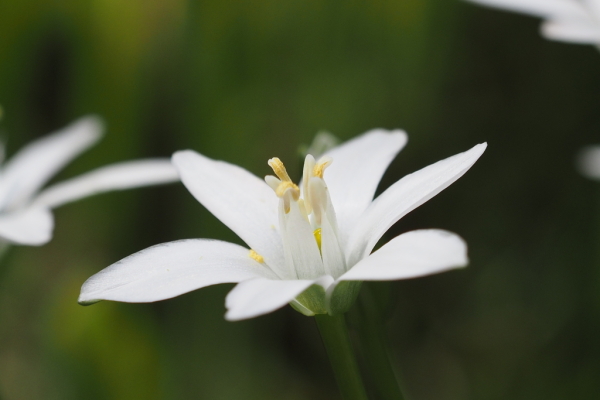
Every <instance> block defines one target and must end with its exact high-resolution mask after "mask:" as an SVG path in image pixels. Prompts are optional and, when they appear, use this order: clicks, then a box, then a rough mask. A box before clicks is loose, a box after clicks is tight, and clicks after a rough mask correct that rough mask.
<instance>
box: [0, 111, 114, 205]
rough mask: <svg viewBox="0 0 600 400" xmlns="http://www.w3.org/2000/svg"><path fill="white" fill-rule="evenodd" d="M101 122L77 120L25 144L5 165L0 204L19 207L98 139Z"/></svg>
mask: <svg viewBox="0 0 600 400" xmlns="http://www.w3.org/2000/svg"><path fill="white" fill-rule="evenodd" d="M102 130H103V125H102V121H101V120H100V119H99V118H98V117H95V116H87V117H83V118H80V119H78V120H77V121H75V122H73V123H72V124H70V125H69V126H67V127H66V128H64V129H62V130H60V131H58V132H56V133H53V134H50V135H48V136H45V137H43V138H41V139H39V140H36V141H34V142H33V143H30V144H29V145H27V146H25V147H24V148H23V149H21V150H20V151H19V152H17V153H16V154H15V155H14V156H13V157H12V158H11V159H10V160H9V161H8V162H7V164H6V167H5V168H4V170H3V172H2V174H3V175H2V179H1V180H0V207H2V208H5V209H6V208H8V209H10V208H14V207H19V206H21V205H23V204H24V203H26V202H27V201H29V199H30V198H31V196H33V195H34V194H35V192H37V191H38V190H39V189H40V187H42V186H43V185H44V184H45V183H46V182H47V181H48V179H50V178H51V177H52V176H53V175H54V174H56V173H57V172H58V171H59V170H60V169H61V168H63V167H64V166H65V165H66V164H67V163H69V161H71V160H72V159H73V158H75V157H76V156H77V155H78V154H80V153H81V152H83V151H84V150H86V149H87V148H89V147H90V146H92V145H93V144H94V143H96V141H98V139H99V138H100V136H101V134H102Z"/></svg>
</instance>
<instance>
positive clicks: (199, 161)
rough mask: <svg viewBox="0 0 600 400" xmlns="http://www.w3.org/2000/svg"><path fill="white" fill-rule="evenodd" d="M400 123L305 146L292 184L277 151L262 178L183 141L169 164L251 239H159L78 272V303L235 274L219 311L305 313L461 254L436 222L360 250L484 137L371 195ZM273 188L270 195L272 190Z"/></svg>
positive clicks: (148, 294) (151, 297)
mask: <svg viewBox="0 0 600 400" xmlns="http://www.w3.org/2000/svg"><path fill="white" fill-rule="evenodd" d="M406 140H407V139H406V134H405V133H404V132H402V131H391V132H388V131H384V130H373V131H370V132H368V133H366V134H364V135H362V136H359V137H357V138H355V139H353V140H351V141H349V142H346V143H344V144H342V145H340V146H338V147H335V148H333V149H332V150H330V151H329V152H327V153H326V154H325V156H324V157H322V158H321V159H320V160H319V161H315V159H314V158H313V157H312V156H310V155H309V156H307V157H306V161H305V164H304V177H303V181H302V185H301V188H300V187H298V186H296V185H295V184H294V183H293V182H292V181H291V179H290V178H289V177H288V175H287V172H286V171H285V168H284V167H283V164H282V163H281V161H279V159H277V158H274V159H271V160H269V165H270V166H271V167H272V168H273V170H274V172H275V174H276V175H277V177H275V176H267V177H266V178H265V180H266V182H267V184H265V182H264V181H263V180H261V179H259V178H257V177H256V176H254V175H252V174H251V173H249V172H248V171H246V170H244V169H242V168H240V167H237V166H235V165H232V164H229V163H226V162H223V161H215V160H211V159H209V158H207V157H205V156H203V155H201V154H198V153H196V152H193V151H191V150H186V151H181V152H178V153H175V155H174V156H173V163H174V164H175V166H176V167H177V169H178V170H179V173H180V176H181V180H182V182H183V183H184V185H185V186H186V187H187V188H188V190H189V191H190V192H191V193H192V195H194V197H195V198H196V199H197V200H198V201H199V202H200V203H202V204H203V205H204V206H205V207H206V208H207V209H208V210H209V211H210V212H212V213H213V214H214V215H215V216H216V217H217V218H219V219H220V220H221V221H222V222H223V223H224V224H225V225H227V226H228V227H229V228H230V229H231V230H233V231H234V232H235V233H236V234H237V235H238V236H239V237H240V238H241V239H242V240H243V241H244V242H246V244H247V245H248V246H249V248H250V249H248V248H245V247H242V246H239V245H237V244H232V243H227V242H222V241H218V240H211V239H189V240H180V241H175V242H170V243H164V244H160V245H157V246H153V247H150V248H148V249H146V250H143V251H141V252H138V253H136V254H134V255H131V256H129V257H127V258H125V259H123V260H121V261H119V262H117V263H115V264H113V265H111V266H109V267H108V268H105V269H104V270H102V271H100V272H99V273H97V274H96V275H94V276H92V277H91V278H89V279H88V280H87V281H86V282H85V283H84V284H83V287H82V288H81V295H80V297H79V302H80V303H81V304H91V303H94V302H97V301H100V300H116V301H125V302H151V301H157V300H163V299H167V298H171V297H174V296H178V295H180V294H182V293H186V292H189V291H191V290H194V289H198V288H201V287H204V286H208V285H214V284H217V283H225V282H236V283H238V285H237V286H236V287H235V288H234V289H233V290H232V291H231V292H230V293H229V295H228V296H227V300H226V306H227V308H228V312H227V315H226V318H227V319H229V320H238V319H244V318H251V317H254V316H257V315H261V314H265V313H268V312H271V311H273V310H276V309H278V308H280V307H282V306H284V305H285V304H287V303H290V304H291V305H292V306H293V307H294V308H296V309H297V310H298V311H300V312H302V313H304V314H306V315H314V314H318V313H329V314H336V313H341V312H345V311H347V309H348V308H349V307H350V305H351V304H352V302H353V301H354V297H355V296H356V294H357V291H358V288H359V285H360V281H363V280H393V279H406V278H413V277H417V276H423V275H428V274H432V273H436V272H441V271H444V270H447V269H451V268H457V267H463V266H465V265H466V264H467V256H466V245H465V243H464V241H463V240H462V239H461V238H460V237H458V236H457V235H455V234H453V233H450V232H446V231H441V230H434V229H430V230H418V231H412V232H408V233H405V234H402V235H400V236H398V237H396V238H394V239H392V240H391V241H389V242H388V243H387V244H385V245H384V246H382V247H381V248H380V249H379V250H377V251H375V252H374V253H373V254H371V251H372V250H373V248H374V246H375V244H376V243H377V242H378V240H379V239H380V238H381V237H382V235H383V234H384V233H385V232H386V231H387V230H388V229H389V228H390V227H391V226H392V225H393V224H394V223H395V222H396V221H398V220H399V219H400V218H401V217H402V216H404V215H406V214H407V213H408V212H410V211H412V210H413V209H415V208H416V207H418V206H420V205H421V204H423V203H424V202H426V201H427V200H429V199H430V198H432V197H433V196H435V195H436V194H438V193H439V192H440V191H442V190H443V189H445V188H446V187H448V186H449V185H450V184H451V183H453V182H454V181H455V180H456V179H458V178H459V177H460V176H462V175H463V174H464V173H465V172H466V171H467V170H468V169H469V168H470V167H471V166H472V165H473V163H475V161H476V160H477V159H478V158H479V156H481V154H482V153H483V151H484V150H485V148H486V144H485V143H484V144H480V145H477V146H475V147H474V148H472V149H471V150H469V151H467V152H465V153H460V154H457V155H455V156H453V157H450V158H447V159H445V160H442V161H439V162H437V163H435V164H433V165H430V166H428V167H426V168H424V169H422V170H420V171H418V172H415V173H413V174H410V175H407V176H405V177H404V178H403V179H401V180H399V181H398V182H396V183H395V184H394V185H392V186H391V187H390V188H388V189H387V190H386V191H385V192H384V193H382V194H381V195H380V196H378V197H377V198H376V199H375V200H373V195H374V193H375V190H376V188H377V185H378V183H379V180H380V178H381V176H382V175H383V173H384V172H385V170H386V168H387V166H388V165H389V163H390V162H391V161H392V159H393V158H394V157H395V155H396V154H397V153H398V151H399V150H400V149H401V148H402V147H403V146H404V144H405V143H406ZM274 192H275V193H274Z"/></svg>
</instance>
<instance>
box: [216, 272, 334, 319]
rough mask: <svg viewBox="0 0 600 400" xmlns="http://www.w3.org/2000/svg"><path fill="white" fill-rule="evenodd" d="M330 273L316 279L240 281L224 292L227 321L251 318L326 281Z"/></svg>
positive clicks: (279, 305)
mask: <svg viewBox="0 0 600 400" xmlns="http://www.w3.org/2000/svg"><path fill="white" fill-rule="evenodd" d="M331 282H332V279H331V277H323V278H321V279H319V280H285V281H284V280H272V279H264V278H257V279H251V280H247V281H244V282H240V283H238V284H237V286H236V287H234V288H233V289H232V290H231V292H229V294H228V295H227V298H226V300H225V305H226V307H227V314H225V318H226V319H228V320H229V321H237V320H241V319H247V318H253V317H257V316H259V315H263V314H267V313H270V312H272V311H275V310H277V309H278V308H281V307H283V306H285V305H286V304H287V303H289V302H290V301H292V300H293V299H294V298H295V297H296V296H298V295H299V294H300V293H302V292H304V291H305V290H306V289H308V288H309V287H310V286H311V285H314V284H321V285H325V286H327V285H329V284H330V283H331Z"/></svg>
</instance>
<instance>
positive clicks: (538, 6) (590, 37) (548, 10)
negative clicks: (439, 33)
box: [469, 0, 600, 45]
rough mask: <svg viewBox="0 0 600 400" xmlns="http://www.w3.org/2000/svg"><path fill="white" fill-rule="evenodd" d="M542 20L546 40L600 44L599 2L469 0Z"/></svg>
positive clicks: (596, 0) (578, 0)
mask: <svg viewBox="0 0 600 400" xmlns="http://www.w3.org/2000/svg"><path fill="white" fill-rule="evenodd" d="M469 1H471V2H473V3H478V4H481V5H484V6H489V7H497V8H502V9H505V10H510V11H516V12H519V13H523V14H529V15H533V16H536V17H541V18H544V19H545V20H546V21H544V23H543V24H542V28H541V31H542V35H543V36H544V37H545V38H546V39H551V40H559V41H563V42H570V43H583V44H595V45H598V44H600V0H469Z"/></svg>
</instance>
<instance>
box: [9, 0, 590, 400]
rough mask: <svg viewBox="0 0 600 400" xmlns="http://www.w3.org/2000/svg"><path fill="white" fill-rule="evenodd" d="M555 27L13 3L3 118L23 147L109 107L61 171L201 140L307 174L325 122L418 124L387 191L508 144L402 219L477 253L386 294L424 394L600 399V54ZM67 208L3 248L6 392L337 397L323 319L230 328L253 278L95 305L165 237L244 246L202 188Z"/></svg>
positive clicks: (156, 5) (393, 327) (443, 14)
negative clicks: (304, 166)
mask: <svg viewBox="0 0 600 400" xmlns="http://www.w3.org/2000/svg"><path fill="white" fill-rule="evenodd" d="M538 24H539V21H536V20H535V19H532V18H527V17H522V16H517V15H512V14H507V13H502V12H498V11H492V10H486V9H482V8H477V7H476V6H473V5H470V4H468V3H464V2H461V1H458V0H456V1H441V0H437V1H434V0H395V1H390V0H374V1H365V0H347V1H341V0H332V1H323V0H288V1H276V0H253V1H244V0H226V1H215V0H213V1H185V0H62V1H43V0H18V1H17V0H4V1H2V2H0V104H2V106H3V108H4V110H5V114H4V118H3V120H2V121H1V129H2V132H3V133H2V134H3V136H4V137H5V138H7V140H8V148H9V150H8V151H9V155H10V154H12V153H14V151H15V150H16V149H18V148H19V147H21V146H22V145H23V144H24V143H27V142H28V141H30V140H32V139H35V138H37V137H40V136H42V135H43V134H46V133H48V132H50V131H52V130H54V129H57V128H60V127H62V126H64V125H66V124H68V123H69V122H70V121H73V120H74V119H76V118H77V117H79V116H82V115H84V114H87V113H97V114H99V115H101V116H102V117H103V118H105V120H106V123H107V133H106V136H105V138H104V139H103V141H102V142H101V143H100V144H99V145H97V146H95V147H94V148H93V149H91V150H90V151H88V152H87V153H86V154H84V155H82V156H81V157H80V158H78V159H77V160H76V161H75V162H73V163H72V164H71V165H70V166H69V167H68V168H66V169H65V170H64V171H63V172H62V173H61V174H60V175H59V176H58V177H57V179H63V178H66V177H70V176H74V175H76V174H78V173H81V172H84V171H87V170H89V169H92V168H94V167H98V166H101V165H104V164H107V163H110V162H115V161H120V160H126V159H132V158H140V157H150V156H161V157H168V156H170V154H171V153H173V152H174V151H176V150H180V149H184V148H192V149H195V150H197V151H200V152H202V153H204V154H206V155H208V156H210V157H213V158H217V159H224V160H227V161H230V162H233V163H236V164H239V165H242V166H243V167H245V168H247V169H249V170H251V171H252V172H254V173H255V174H257V175H259V176H262V175H265V174H267V173H269V169H268V166H267V164H266V160H267V159H268V158H270V157H272V156H279V157H280V158H282V159H283V160H284V161H285V162H286V163H287V164H288V165H289V166H290V170H291V174H292V175H293V176H295V177H296V178H298V177H299V174H300V172H299V167H300V158H299V155H298V147H299V146H300V145H301V144H307V143H309V142H310V141H311V139H312V137H313V136H314V134H315V133H316V132H317V131H319V130H322V129H326V130H328V131H330V132H332V133H334V134H335V135H337V136H339V137H340V138H343V139H346V138H350V137H352V136H355V135H357V134H360V133H362V132H364V131H366V130H368V129H371V128H374V127H385V128H403V129H405V130H407V132H408V133H409V137H410V140H409V144H408V146H407V147H406V148H405V150H403V151H402V153H401V154H400V156H399V157H398V158H397V159H396V160H395V161H394V162H393V164H392V166H391V168H390V169H389V170H388V172H387V173H386V175H385V177H384V180H383V181H382V184H381V185H380V190H381V189H384V188H385V187H387V186H389V185H390V184H391V183H393V182H394V181H395V180H397V179H399V178H400V177H401V176H403V175H404V174H406V173H409V172H412V171H414V170H417V169H419V168H421V167H423V166H426V165H428V164H430V163H432V162H434V161H437V160H439V159H442V158H445V157H448V156H450V155H453V154H455V153H458V152H460V151H464V150H467V149H468V148H470V147H472V146H473V145H475V144H476V143H480V142H483V141H487V142H488V143H489V147H488V150H487V151H486V153H485V154H484V156H483V157H482V158H481V160H480V161H479V162H478V163H477V164H476V165H475V166H474V167H473V169H472V170H471V171H469V172H468V173H467V174H466V175H465V176H464V177H463V178H461V179H460V180H459V181H458V182H457V183H456V184H454V185H452V186H451V187H450V188H449V189H447V190H446V191H445V192H443V193H442V194H440V195H439V196H437V197H436V198H435V199H433V200H431V201H430V202H428V203H427V204H426V205H424V206H422V207H420V208H419V209H417V210H416V211H414V212H412V213H411V214H410V215H408V216H407V217H405V218H404V219H403V220H401V221H400V222H399V223H397V224H396V225H395V226H394V228H393V229H392V231H390V232H389V234H388V235H387V239H389V238H391V237H393V236H394V235H397V234H399V233H401V232H404V231H407V230H411V229H416V228H431V227H435V228H444V229H448V230H452V231H454V232H457V233H459V234H461V235H462V236H463V237H464V238H465V239H466V240H467V242H468V243H469V248H470V258H471V265H470V266H469V267H468V268H467V269H465V270H461V271H454V272H449V273H445V274H441V275H438V276H432V277H427V278H423V279H415V280H409V281H401V282H392V283H373V284H369V285H367V286H365V287H366V289H367V290H371V291H373V292H375V293H379V294H384V296H381V298H380V301H381V302H382V304H383V306H384V307H385V310H386V315H387V317H388V320H387V325H386V328H387V334H388V338H389V344H390V348H391V351H392V356H393V360H394V365H395V366H396V367H397V372H398V376H399V377H400V379H401V381H402V385H403V387H404V388H405V390H406V393H407V399H409V400H427V399H430V400H455V399H456V400H461V399H484V400H488V399H491V400H493V399H508V398H510V399H512V400H518V399H523V400H525V399H527V400H535V399H544V400H549V399H592V398H600V380H599V379H598V376H599V375H600V339H599V334H600V248H599V246H598V244H599V240H600V214H599V213H600V183H598V182H593V181H589V180H587V179H585V178H583V177H581V176H580V175H579V174H578V173H577V172H576V170H575V168H574V157H575V155H576V153H577V151H578V150H579V149H580V148H581V147H582V146H584V145H586V144H592V143H595V142H598V141H600V139H599V138H598V132H600V112H599V111H598V110H599V109H600V90H599V89H600V54H599V53H598V51H597V50H595V49H594V48H593V47H591V46H576V45H565V44H558V43H553V42H549V41H545V40H544V39H542V38H541V37H540V36H539V34H538ZM239 201H240V202H243V199H239ZM55 215H56V229H55V237H54V239H53V241H52V242H51V243H49V244H48V245H46V246H43V247H40V248H33V247H16V248H13V249H12V250H11V252H10V253H9V254H8V256H7V257H6V258H4V259H3V260H2V262H1V264H0V398H1V399H3V400H13V399H60V400H62V399H92V400H94V399H211V400H212V399H217V400H219V399H223V400H225V399H228V400H230V399H292V400H295V399H336V398H338V397H337V396H338V394H337V389H336V386H335V382H334V380H333V375H332V372H331V370H330V367H329V364H328V360H327V357H326V354H325V351H324V348H323V347H322V344H321V342H320V338H319V336H318V332H317V330H316V327H315V325H314V321H313V320H312V319H310V318H306V317H303V316H301V315H300V314H298V313H296V312H295V311H293V310H292V309H291V308H289V307H286V308H285V309H283V310H279V311H277V312H275V313H273V314H270V315H267V316H263V317H259V318H256V319H253V320H249V321H243V322H236V323H230V322H226V321H225V320H224V319H223V314H224V311H225V309H224V298H225V295H226V293H227V291H228V290H229V289H230V288H231V285H220V286H216V287H210V288H206V289H202V290H199V291H196V292H193V293H189V294H186V295H184V296H181V297H179V298H176V299H172V300H168V301H164V302H161V303H156V304H120V303H110V302H103V303H99V304H97V305H95V306H92V307H81V306H79V305H78V304H77V302H76V299H77V296H78V293H79V288H80V286H81V284H82V283H83V282H84V280H85V279H86V278H87V277H89V276H90V275H92V274H93V273H95V272H97V271H99V270H101V269H102V268H104V267H106V266H108V265H109V264H111V263H113V262H115V261H117V260H119V259H120V258H122V257H125V256H127V255H129V254H131V253H133V252H135V251H138V250H141V249H143V248H145V247H148V246H151V245H153V244H157V243H161V242H165V241H171V240H176V239H182V238H190V237H212V238H219V239H224V240H230V241H238V242H239V239H237V238H236V237H235V236H234V235H233V234H232V233H231V232H230V231H228V230H227V228H225V227H224V226H222V225H221V224H220V223H219V222H218V221H217V220H216V219H215V218H214V217H213V216H211V215H210V214H209V213H208V212H207V211H206V210H204V209H203V207H202V206H200V205H199V204H198V203H197V202H196V201H195V200H194V199H193V198H192V196H191V195H189V193H188V192H187V191H186V190H185V189H184V188H183V186H182V185H180V184H178V185H170V186H165V187H159V188H146V189H141V190H135V191H129V192H121V193H112V194H106V195H102V196H97V197H93V198H89V199H86V200H83V201H80V202H78V203H75V204H70V205H67V206H64V207H62V208H60V209H58V210H57V211H56V213H55ZM353 313H355V310H353V311H351V313H350V315H351V316H352V315H353ZM370 372H371V373H373V371H370Z"/></svg>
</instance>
